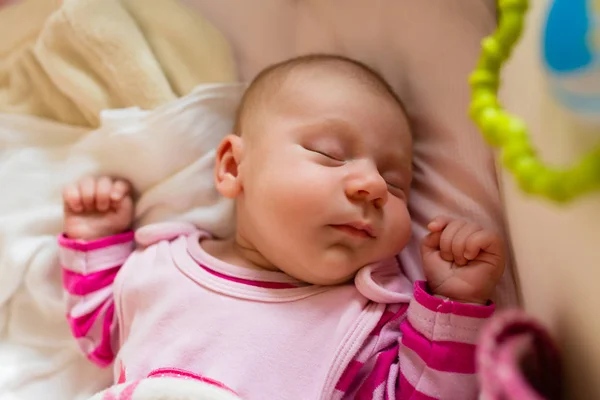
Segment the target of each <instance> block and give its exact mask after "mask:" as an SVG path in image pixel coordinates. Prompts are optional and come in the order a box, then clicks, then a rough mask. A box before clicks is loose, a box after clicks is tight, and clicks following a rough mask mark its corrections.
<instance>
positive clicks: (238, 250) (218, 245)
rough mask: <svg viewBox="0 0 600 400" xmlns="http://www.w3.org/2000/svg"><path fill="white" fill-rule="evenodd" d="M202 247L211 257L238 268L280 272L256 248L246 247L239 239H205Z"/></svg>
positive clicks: (201, 244)
mask: <svg viewBox="0 0 600 400" xmlns="http://www.w3.org/2000/svg"><path fill="white" fill-rule="evenodd" d="M200 246H201V247H202V248H203V249H204V251H206V252H207V253H208V254H210V255H211V256H213V257H215V258H217V259H219V260H221V261H223V262H226V263H228V264H232V265H236V266H238V267H244V268H250V269H260V270H267V271H280V270H279V268H277V267H276V266H275V265H273V264H272V263H270V262H269V261H268V260H267V259H266V258H265V257H264V256H263V255H262V254H260V253H259V252H258V251H257V250H255V249H254V248H252V247H250V246H248V245H246V244H245V243H244V241H243V240H241V239H240V238H238V237H232V238H229V239H223V240H217V239H205V240H202V241H201V243H200Z"/></svg>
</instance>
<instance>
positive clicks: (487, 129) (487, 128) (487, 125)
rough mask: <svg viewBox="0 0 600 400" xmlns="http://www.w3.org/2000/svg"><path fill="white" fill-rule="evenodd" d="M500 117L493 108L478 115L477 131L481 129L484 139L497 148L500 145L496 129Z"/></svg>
mask: <svg viewBox="0 0 600 400" xmlns="http://www.w3.org/2000/svg"><path fill="white" fill-rule="evenodd" d="M500 117H501V115H500V112H499V111H498V109H497V108H494V107H488V108H485V109H483V110H482V111H481V112H480V113H479V121H478V125H479V129H481V131H482V132H483V133H484V135H485V138H486V139H487V141H488V142H489V143H490V144H491V145H492V146H499V145H500V144H501V141H500V135H498V129H497V125H498V119H499V118H500Z"/></svg>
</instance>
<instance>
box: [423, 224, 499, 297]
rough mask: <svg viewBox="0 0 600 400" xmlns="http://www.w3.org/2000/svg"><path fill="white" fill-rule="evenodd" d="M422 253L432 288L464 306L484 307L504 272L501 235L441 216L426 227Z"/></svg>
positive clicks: (424, 266) (434, 291)
mask: <svg viewBox="0 0 600 400" xmlns="http://www.w3.org/2000/svg"><path fill="white" fill-rule="evenodd" d="M427 227H428V228H429V230H430V231H431V233H430V234H429V235H427V236H426V237H425V238H424V239H423V243H422V246H421V253H422V256H423V269H424V270H425V276H426V278H427V283H428V285H429V289H430V290H431V291H432V293H433V294H435V295H441V296H444V297H448V298H450V299H451V300H455V301H460V302H463V303H478V304H485V303H487V302H488V300H490V298H491V296H492V294H493V292H494V289H495V288H496V285H497V284H498V282H499V281H500V278H501V277H502V274H503V272H504V246H503V244H502V240H501V239H500V237H499V236H498V235H496V234H495V233H494V232H491V231H489V230H486V229H483V228H481V227H480V226H478V225H475V224H470V223H467V222H465V221H461V220H453V219H451V218H447V217H438V218H436V219H434V220H433V221H432V222H430V223H429V225H428V226H427Z"/></svg>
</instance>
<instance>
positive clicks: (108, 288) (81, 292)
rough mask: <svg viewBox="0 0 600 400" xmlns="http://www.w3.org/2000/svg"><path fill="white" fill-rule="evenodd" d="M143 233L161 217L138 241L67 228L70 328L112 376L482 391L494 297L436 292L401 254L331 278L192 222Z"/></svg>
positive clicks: (310, 387)
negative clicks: (88, 236) (411, 276)
mask: <svg viewBox="0 0 600 400" xmlns="http://www.w3.org/2000/svg"><path fill="white" fill-rule="evenodd" d="M148 229H149V230H148ZM153 229H154V230H153ZM144 230H146V231H144ZM144 232H161V228H160V227H158V228H156V227H154V228H153V227H149V228H143V229H142V230H140V231H138V233H137V234H136V237H138V239H140V238H143V240H138V241H142V242H144V244H145V245H146V246H145V247H142V246H140V248H138V249H134V248H135V243H134V234H133V233H131V232H130V233H124V234H121V235H117V236H113V237H110V238H105V239H100V240H97V241H93V242H81V241H74V240H69V239H67V238H65V237H61V238H60V239H59V242H60V245H61V263H62V266H63V282H64V287H65V290H66V292H67V297H68V300H67V301H68V305H67V307H68V321H69V323H70V325H71V329H72V331H73V334H74V336H75V338H76V339H77V341H78V343H79V345H80V347H81V349H82V350H83V351H84V352H85V354H86V355H87V356H88V358H89V359H90V360H92V361H93V362H95V363H97V364H99V365H101V366H108V365H110V364H112V363H113V362H114V371H115V381H116V382H124V381H132V380H136V379H141V378H146V377H152V376H161V375H170V376H173V375H175V376H182V377H188V378H190V377H192V378H195V379H200V380H202V381H205V382H209V383H213V384H215V385H218V386H221V387H224V388H227V389H229V390H231V391H233V392H235V393H236V394H237V395H238V396H240V397H241V398H243V399H248V400H253V399H278V400H285V399H300V400H302V399H309V400H313V399H327V400H329V399H460V400H468V399H475V398H476V397H477V382H476V375H475V356H474V353H475V343H476V340H477V337H478V334H479V331H480V328H481V326H482V325H483V324H484V323H485V322H486V320H487V319H488V318H489V317H490V316H491V315H492V313H493V311H494V306H493V305H489V306H474V305H467V304H460V303H456V302H452V301H447V300H443V299H439V298H436V297H433V296H431V295H429V294H428V293H427V289H426V284H425V282H416V283H415V284H414V285H413V284H411V283H410V282H409V281H408V279H407V278H406V277H405V276H404V274H403V273H402V269H401V267H400V266H399V264H398V262H397V261H396V260H395V259H394V260H392V261H390V262H385V263H379V264H374V265H369V266H366V267H364V268H363V269H361V271H359V273H358V274H357V276H356V278H355V281H354V282H353V283H348V284H344V285H339V286H331V287H324V286H315V285H309V284H306V283H303V282H300V281H297V280H295V279H293V278H291V277H289V276H287V275H285V274H283V273H280V272H272V271H261V270H251V269H246V268H241V267H236V266H234V265H230V264H227V263H224V262H222V261H220V260H217V259H215V258H213V257H211V256H210V255H209V254H207V253H206V252H204V251H203V250H202V247H201V246H200V242H201V240H202V239H204V238H206V237H208V235H207V234H205V233H203V232H200V231H198V230H195V229H187V230H184V232H183V233H182V232H181V231H180V232H174V231H173V232H168V229H166V230H165V229H163V230H162V233H161V234H159V235H158V236H156V235H154V236H155V237H154V238H152V237H151V238H150V239H148V236H149V235H148V234H144ZM150 236H153V235H150Z"/></svg>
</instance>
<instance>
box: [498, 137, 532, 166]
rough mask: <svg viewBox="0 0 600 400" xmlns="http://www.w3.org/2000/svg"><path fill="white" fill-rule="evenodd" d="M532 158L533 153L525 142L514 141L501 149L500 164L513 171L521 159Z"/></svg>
mask: <svg viewBox="0 0 600 400" xmlns="http://www.w3.org/2000/svg"><path fill="white" fill-rule="evenodd" d="M533 157H535V153H534V151H533V150H532V149H531V146H530V145H529V143H528V142H527V141H516V140H515V141H512V142H510V143H507V144H506V145H504V146H503V147H502V162H503V163H504V165H505V166H506V168H508V169H510V170H514V169H515V168H516V165H517V163H518V162H519V160H521V159H522V158H533Z"/></svg>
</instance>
